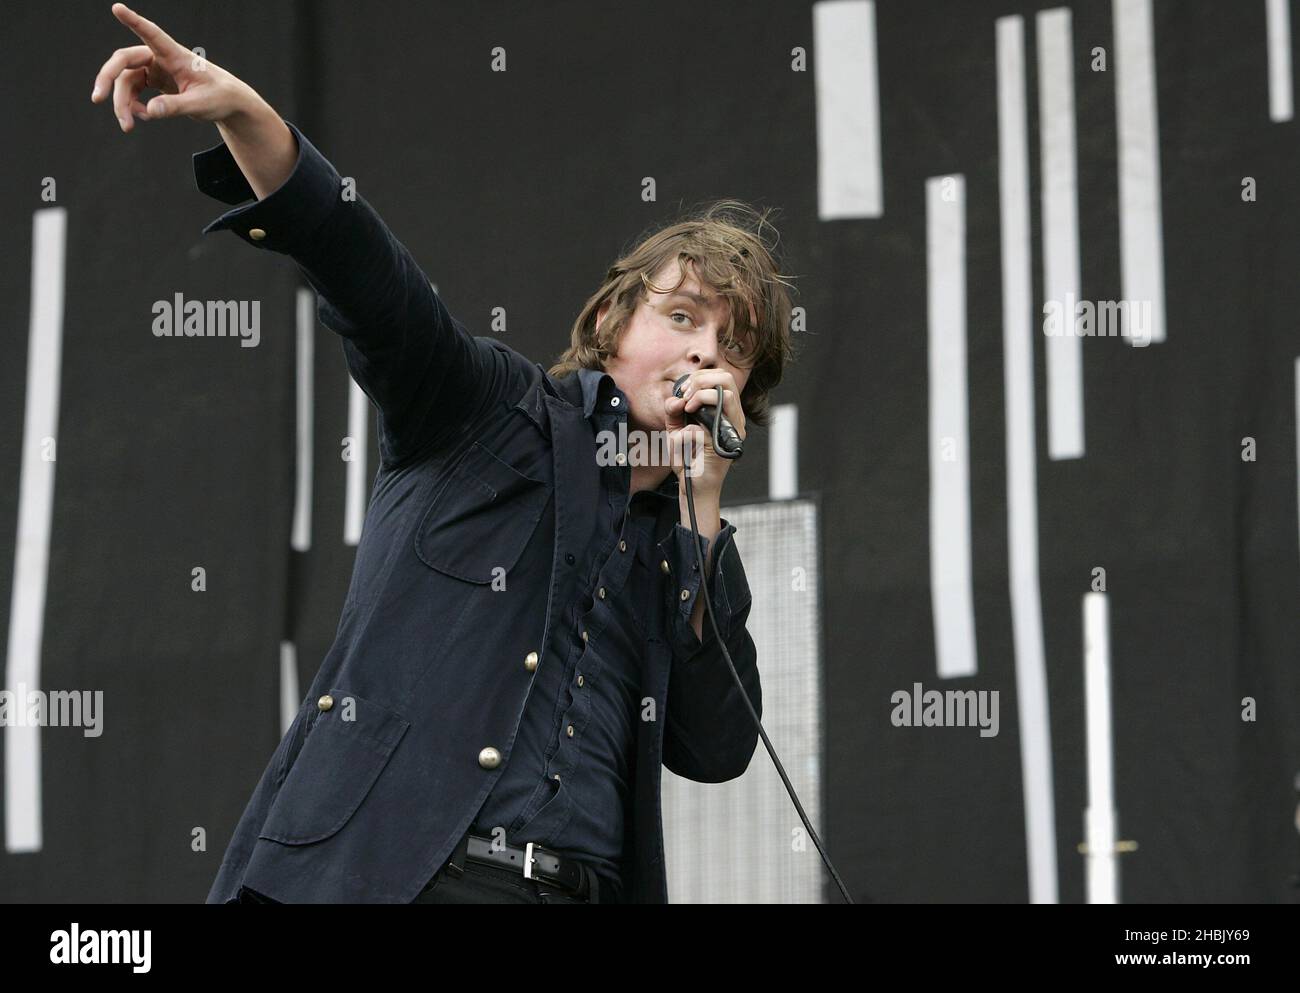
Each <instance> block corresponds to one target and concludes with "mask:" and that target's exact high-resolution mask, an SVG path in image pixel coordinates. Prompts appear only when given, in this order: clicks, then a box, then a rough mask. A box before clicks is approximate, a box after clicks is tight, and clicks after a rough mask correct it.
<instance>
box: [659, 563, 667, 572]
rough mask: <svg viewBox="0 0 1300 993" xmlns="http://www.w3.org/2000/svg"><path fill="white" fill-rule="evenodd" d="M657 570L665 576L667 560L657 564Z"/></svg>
mask: <svg viewBox="0 0 1300 993" xmlns="http://www.w3.org/2000/svg"><path fill="white" fill-rule="evenodd" d="M659 568H660V569H661V570H662V571H663V573H664V575H667V574H668V560H667V559H664V560H663V561H662V562H660V563H659Z"/></svg>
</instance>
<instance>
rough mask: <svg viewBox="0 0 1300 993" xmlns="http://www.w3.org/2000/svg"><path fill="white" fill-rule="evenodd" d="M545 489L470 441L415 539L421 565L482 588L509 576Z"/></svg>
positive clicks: (543, 484)
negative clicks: (499, 576) (500, 572)
mask: <svg viewBox="0 0 1300 993" xmlns="http://www.w3.org/2000/svg"><path fill="white" fill-rule="evenodd" d="M550 496H551V487H550V485H549V484H547V483H546V482H544V481H543V480H540V479H533V478H532V477H531V476H526V475H524V474H523V473H522V472H520V471H519V470H518V469H516V468H515V467H514V466H512V465H509V464H507V463H506V462H503V461H502V460H501V459H499V458H497V456H495V455H493V454H492V453H491V452H490V451H488V450H487V449H486V448H484V447H483V446H482V445H481V444H479V443H478V442H475V443H474V444H473V446H471V447H470V449H469V451H468V452H466V453H465V455H464V457H463V458H461V460H460V461H459V462H458V463H457V464H456V466H455V468H453V469H452V470H451V472H450V473H449V474H448V478H447V482H446V483H445V484H444V485H443V488H442V490H441V491H440V492H439V493H438V496H437V497H436V498H434V501H433V503H432V504H431V505H430V506H429V509H428V510H427V511H425V514H424V518H423V520H421V522H420V527H419V529H418V530H417V532H416V535H415V551H416V554H417V555H419V557H420V559H421V560H422V561H423V562H424V563H425V565H428V566H430V567H431V568H433V569H437V570H438V571H439V572H442V573H446V574H447V575H448V576H453V577H455V578H456V579H463V580H465V581H466V582H470V583H480V584H487V583H490V582H492V580H493V579H494V578H496V575H497V572H496V570H498V569H500V570H503V571H504V572H507V573H508V572H509V571H510V570H511V569H512V568H513V567H514V565H515V563H516V562H518V561H519V556H520V555H522V554H523V551H524V548H525V547H526V546H527V544H528V539H529V538H531V537H532V535H533V532H534V531H535V530H537V522H538V521H539V520H541V517H542V514H543V513H544V512H545V510H546V507H547V504H548V503H549V502H550Z"/></svg>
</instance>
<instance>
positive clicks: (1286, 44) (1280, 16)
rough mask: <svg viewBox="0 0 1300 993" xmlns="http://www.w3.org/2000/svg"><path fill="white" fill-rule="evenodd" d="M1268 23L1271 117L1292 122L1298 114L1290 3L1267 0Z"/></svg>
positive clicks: (1269, 113)
mask: <svg viewBox="0 0 1300 993" xmlns="http://www.w3.org/2000/svg"><path fill="white" fill-rule="evenodd" d="M1264 10H1265V14H1266V16H1267V19H1268V116H1269V119H1270V120H1273V121H1289V120H1291V117H1292V113H1293V110H1294V104H1293V102H1292V101H1293V93H1292V86H1293V84H1292V82H1291V10H1290V6H1289V0H1265V3H1264Z"/></svg>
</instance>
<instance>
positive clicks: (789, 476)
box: [767, 403, 799, 500]
mask: <svg viewBox="0 0 1300 993" xmlns="http://www.w3.org/2000/svg"><path fill="white" fill-rule="evenodd" d="M798 494H799V405H798V404H794V403H778V404H774V405H773V406H772V430H771V432H770V440H769V442H768V460H767V498H768V499H769V500H792V499H794V497H796V496H798Z"/></svg>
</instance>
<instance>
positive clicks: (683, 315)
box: [668, 310, 691, 321]
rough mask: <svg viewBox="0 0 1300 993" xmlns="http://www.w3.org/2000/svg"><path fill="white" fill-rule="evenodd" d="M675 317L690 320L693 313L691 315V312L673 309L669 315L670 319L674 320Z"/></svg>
mask: <svg viewBox="0 0 1300 993" xmlns="http://www.w3.org/2000/svg"><path fill="white" fill-rule="evenodd" d="M674 317H685V318H686V319H687V320H688V321H689V320H690V319H691V315H690V314H687V313H683V312H682V311H680V310H675V311H673V312H672V313H671V314H670V315H668V319H669V320H672V319H673V318H674Z"/></svg>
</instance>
